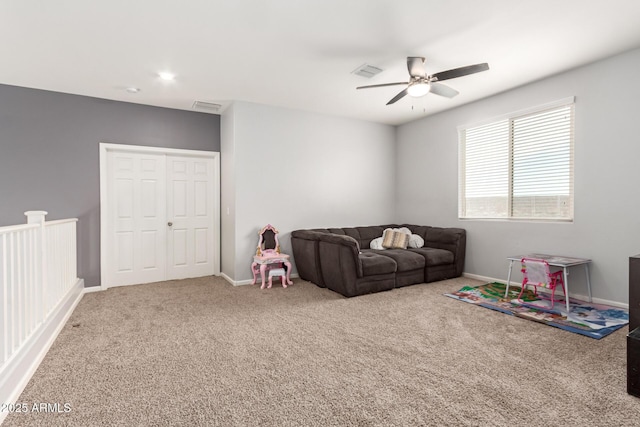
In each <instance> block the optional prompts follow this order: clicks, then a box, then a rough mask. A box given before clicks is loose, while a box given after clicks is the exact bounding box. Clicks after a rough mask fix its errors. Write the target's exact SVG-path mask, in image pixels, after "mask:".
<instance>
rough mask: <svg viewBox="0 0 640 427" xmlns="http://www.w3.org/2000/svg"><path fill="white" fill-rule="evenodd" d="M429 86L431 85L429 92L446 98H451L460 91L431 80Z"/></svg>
mask: <svg viewBox="0 0 640 427" xmlns="http://www.w3.org/2000/svg"><path fill="white" fill-rule="evenodd" d="M430 86H431V90H430V92H431V93H435V94H436V95H440V96H444V97H447V98H453V97H454V96H456V95H458V94H459V93H460V92H458V91H457V90H455V89H453V88H451V87H449V86H447V85H443V84H442V83H436V82H433V83H431V85H430Z"/></svg>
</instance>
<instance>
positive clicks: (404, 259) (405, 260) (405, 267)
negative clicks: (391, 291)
mask: <svg viewBox="0 0 640 427" xmlns="http://www.w3.org/2000/svg"><path fill="white" fill-rule="evenodd" d="M365 252H374V253H378V254H380V255H381V256H385V257H389V258H391V259H393V260H394V261H395V262H396V264H397V265H398V269H397V271H410V270H417V269H420V268H424V267H425V259H424V256H422V255H421V254H416V253H414V252H411V251H409V250H406V249H387V250H385V251H374V250H373V249H369V250H364V251H362V253H365Z"/></svg>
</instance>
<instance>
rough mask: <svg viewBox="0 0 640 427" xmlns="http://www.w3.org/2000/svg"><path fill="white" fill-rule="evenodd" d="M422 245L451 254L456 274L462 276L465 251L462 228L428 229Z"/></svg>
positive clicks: (465, 235)
mask: <svg viewBox="0 0 640 427" xmlns="http://www.w3.org/2000/svg"><path fill="white" fill-rule="evenodd" d="M424 245H425V246H428V247H430V248H438V249H446V250H448V251H450V252H452V253H453V262H454V264H455V266H456V274H457V275H458V276H460V275H462V271H463V270H464V259H465V252H466V250H467V232H466V231H465V230H464V229H463V228H440V227H429V228H428V229H427V232H426V238H425V239H424Z"/></svg>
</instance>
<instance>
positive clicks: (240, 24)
mask: <svg viewBox="0 0 640 427" xmlns="http://www.w3.org/2000/svg"><path fill="white" fill-rule="evenodd" d="M0 39H1V40H2V43H0V64H1V65H0V83H3V84H8V85H16V86H24V87H32V88H39V89H47V90H53V91H58V92H65V93H73V94H80V95H88V96H94V97H99V98H106V99H113V100H120V101H127V102H135V103H140V104H148V105H156V106H162V107H169V108H177V109H184V110H190V109H191V106H192V104H193V102H194V101H195V100H201V101H211V102H216V103H222V104H223V105H228V103H229V102H231V101H233V100H242V101H249V102H255V103H261V104H269V105H276V106H282V107H288V108H294V109H300V110H307V111H314V112H319V113H326V114H332V115H338V116H344V117H352V118H360V119H364V120H369V121H375V122H381V123H388V124H400V123H405V122H408V121H411V120H415V119H418V118H421V117H423V116H424V115H425V114H432V113H435V112H438V111H442V110H445V109H448V108H452V107H455V106H458V105H461V104H464V103H468V102H471V101H474V100H477V99H480V98H483V97H487V96H490V95H492V94H495V93H498V92H502V91H505V90H507V89H510V88H513V87H516V86H520V85H522V84H526V83H528V82H531V81H534V80H538V79H540V78H543V77H545V76H549V75H552V74H555V73H558V72H562V71H564V70H568V69H570V68H574V67H577V66H580V65H583V64H586V63H589V62H592V61H594V60H598V59H601V58H605V57H607V56H611V55H613V54H616V53H619V52H623V51H625V50H629V49H632V48H635V47H640V1H638V0H608V1H606V2H605V1H601V0H518V1H514V0H447V1H444V0H394V1H387V0H182V1H179V0H95V1H87V0H57V1H50V0H0ZM407 56H424V57H426V58H427V63H426V68H427V73H429V74H432V73H435V72H438V71H444V70H447V69H450V68H456V67H460V66H464V65H470V64H475V63H480V62H488V63H489V66H490V68H491V69H490V70H489V71H487V72H483V73H479V74H474V75H470V76H466V77H462V78H459V79H455V80H449V81H448V82H447V84H448V85H449V86H451V87H453V88H455V89H456V90H458V91H460V95H458V97H456V98H454V99H447V98H443V97H439V96H436V95H433V94H429V95H427V96H425V97H423V98H411V97H409V96H407V97H405V98H404V99H402V100H400V101H399V102H397V103H396V104H394V105H391V106H386V105H385V104H386V102H387V101H388V100H389V99H391V98H392V97H393V96H394V95H395V94H396V93H398V92H399V91H400V90H402V89H403V88H402V86H393V87H386V88H377V89H367V90H356V89H355V88H356V86H361V85H368V84H378V83H387V82H398V81H407V69H406V57H407ZM364 63H368V64H371V65H375V66H377V67H380V68H382V69H384V70H385V71H384V72H382V73H381V74H379V75H377V76H376V77H374V78H372V79H365V78H363V77H359V76H356V75H353V74H351V72H352V71H353V70H354V69H356V68H357V67H359V66H360V65H362V64H364ZM164 70H168V71H171V72H173V73H175V74H176V76H177V77H176V80H175V81H174V82H171V83H167V82H163V81H161V80H160V79H159V78H158V76H157V73H158V72H160V71H164ZM129 86H133V87H138V88H140V89H141V92H139V93H137V94H131V93H128V92H126V91H125V90H124V89H125V88H126V87H129ZM412 107H413V109H412Z"/></svg>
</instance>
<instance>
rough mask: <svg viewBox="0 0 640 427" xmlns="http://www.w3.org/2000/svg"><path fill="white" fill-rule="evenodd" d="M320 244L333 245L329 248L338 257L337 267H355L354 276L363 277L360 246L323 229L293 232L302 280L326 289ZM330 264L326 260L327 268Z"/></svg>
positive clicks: (292, 239) (295, 252) (353, 240)
mask: <svg viewBox="0 0 640 427" xmlns="http://www.w3.org/2000/svg"><path fill="white" fill-rule="evenodd" d="M320 242H324V244H328V245H331V246H329V248H330V252H333V254H332V255H336V256H338V261H340V262H339V263H338V264H336V265H340V264H342V265H344V266H349V265H353V266H354V267H352V269H353V274H354V276H356V277H362V275H363V267H362V261H361V260H360V258H359V254H360V246H359V245H358V242H357V241H356V240H355V239H353V238H352V237H349V236H345V235H338V234H331V233H330V232H329V231H328V230H323V229H318V230H294V231H292V232H291V246H292V248H293V258H294V260H295V263H296V268H297V270H298V274H299V275H300V277H301V278H302V279H304V280H308V281H310V282H312V283H315V284H316V285H318V286H321V287H326V284H325V278H324V275H323V274H322V262H321V259H320V258H321V257H320ZM340 258H344V259H340ZM347 258H349V259H347ZM330 264H331V262H330V261H329V259H328V258H327V259H325V268H328V266H329V265H330Z"/></svg>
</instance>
